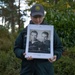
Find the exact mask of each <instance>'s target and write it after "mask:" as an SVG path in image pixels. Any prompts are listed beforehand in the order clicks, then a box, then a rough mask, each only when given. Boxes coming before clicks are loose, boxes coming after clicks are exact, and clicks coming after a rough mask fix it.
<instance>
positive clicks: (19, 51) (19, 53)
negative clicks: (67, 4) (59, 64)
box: [14, 21, 63, 74]
mask: <svg viewBox="0 0 75 75" xmlns="http://www.w3.org/2000/svg"><path fill="white" fill-rule="evenodd" d="M30 24H33V23H32V21H30ZM41 24H43V25H46V23H44V22H43V23H41ZM26 39H27V27H26V28H25V29H23V31H22V32H21V33H20V34H19V35H18V37H17V39H16V41H15V45H14V53H15V55H16V57H18V58H20V59H22V69H21V74H22V73H24V71H23V68H25V67H26V66H27V64H28V63H29V64H28V65H30V63H31V65H33V64H34V63H35V62H36V63H37V62H38V63H39V62H42V63H43V62H48V60H47V59H33V60H31V61H28V60H26V58H25V57H24V56H23V53H24V52H25V48H26ZM53 47H54V48H53V50H54V55H57V60H58V59H59V58H60V57H61V55H62V52H63V46H62V44H61V41H60V39H59V37H58V35H57V33H56V31H55V30H54V46H53ZM26 62H27V63H26ZM33 62H34V63H33ZM25 63H26V65H25ZM32 63H33V64H32ZM47 67H48V66H47ZM50 68H51V67H50ZM51 69H52V68H51Z"/></svg>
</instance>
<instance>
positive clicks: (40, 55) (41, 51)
mask: <svg viewBox="0 0 75 75" xmlns="http://www.w3.org/2000/svg"><path fill="white" fill-rule="evenodd" d="M32 31H37V32H38V36H37V39H38V40H39V41H40V43H39V42H38V44H39V45H38V47H36V46H37V45H36V46H34V45H35V44H34V45H33V46H32V44H30V39H31V35H30V34H31V32H32ZM42 32H47V33H48V40H49V41H50V43H49V45H48V48H47V47H45V45H44V44H43V45H42V43H41V42H42V38H43V36H42V37H41V34H42ZM53 35H54V26H53V25H34V24H29V25H28V27H27V40H26V49H25V53H26V55H25V58H27V57H29V56H32V58H34V59H48V58H52V57H53ZM36 43H37V42H36ZM30 45H31V46H30ZM46 45H47V43H46ZM39 46H40V47H39ZM35 48H38V49H35ZM46 49H47V50H46Z"/></svg>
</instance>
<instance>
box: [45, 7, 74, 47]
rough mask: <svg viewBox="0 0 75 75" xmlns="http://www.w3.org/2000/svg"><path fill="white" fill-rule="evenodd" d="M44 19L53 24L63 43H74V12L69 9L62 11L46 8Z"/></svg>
mask: <svg viewBox="0 0 75 75" xmlns="http://www.w3.org/2000/svg"><path fill="white" fill-rule="evenodd" d="M47 11H48V12H47V14H46V16H47V17H46V21H47V22H48V23H49V24H52V25H54V26H55V29H56V30H57V32H58V34H59V36H60V38H61V40H62V42H63V45H64V46H66V47H71V46H74V45H75V41H74V40H75V38H74V37H75V35H74V34H75V12H74V11H73V10H71V9H67V10H64V11H60V10H55V9H52V8H50V9H48V10H47Z"/></svg>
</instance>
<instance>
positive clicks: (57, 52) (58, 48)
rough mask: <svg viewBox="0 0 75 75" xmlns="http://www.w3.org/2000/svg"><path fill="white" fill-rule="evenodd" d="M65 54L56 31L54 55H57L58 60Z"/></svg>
mask: <svg viewBox="0 0 75 75" xmlns="http://www.w3.org/2000/svg"><path fill="white" fill-rule="evenodd" d="M62 53H63V46H62V43H61V41H60V38H59V36H58V34H57V33H56V31H55V30H54V55H57V60H58V59H59V58H60V57H61V55H62Z"/></svg>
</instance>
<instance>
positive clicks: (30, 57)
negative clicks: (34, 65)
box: [23, 53, 33, 60]
mask: <svg viewBox="0 0 75 75" xmlns="http://www.w3.org/2000/svg"><path fill="white" fill-rule="evenodd" d="M23 55H24V56H25V55H26V53H23ZM26 59H27V60H33V58H32V56H28V57H26Z"/></svg>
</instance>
